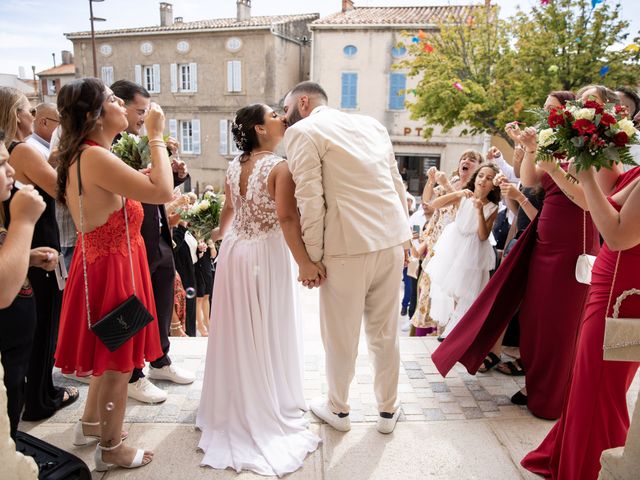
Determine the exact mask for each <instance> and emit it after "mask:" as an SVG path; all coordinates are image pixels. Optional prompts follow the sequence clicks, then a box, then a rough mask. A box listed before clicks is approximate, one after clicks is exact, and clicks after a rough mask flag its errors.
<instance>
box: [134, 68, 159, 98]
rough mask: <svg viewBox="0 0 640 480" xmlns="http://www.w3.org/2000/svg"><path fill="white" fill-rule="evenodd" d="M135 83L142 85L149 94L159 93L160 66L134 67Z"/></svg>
mask: <svg viewBox="0 0 640 480" xmlns="http://www.w3.org/2000/svg"><path fill="white" fill-rule="evenodd" d="M138 68H140V70H139V73H138ZM136 83H139V84H140V85H142V86H143V87H144V88H145V89H147V91H148V92H149V93H160V64H158V63H155V64H153V65H136Z"/></svg>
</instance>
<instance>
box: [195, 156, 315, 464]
mask: <svg viewBox="0 0 640 480" xmlns="http://www.w3.org/2000/svg"><path fill="white" fill-rule="evenodd" d="M281 161H283V160H282V159H281V158H280V157H277V156H275V155H268V156H266V157H263V158H261V159H259V160H258V161H257V162H256V164H255V166H254V169H253V171H252V172H251V174H250V177H249V180H248V184H247V190H246V194H245V196H244V197H242V196H241V195H240V183H239V182H240V162H239V158H236V159H234V160H233V162H232V163H231V164H230V165H229V169H228V171H227V182H228V183H229V186H230V188H231V198H227V199H226V201H227V202H233V208H234V211H235V214H234V219H233V222H232V225H231V228H230V229H229V231H228V233H227V234H226V235H225V237H224V239H223V241H222V245H221V247H220V254H219V257H218V265H217V270H216V280H215V284H214V289H213V296H212V311H211V329H210V332H209V340H208V347H207V359H206V365H205V372H204V383H203V387H202V397H201V399H200V406H199V408H198V415H197V418H196V426H197V427H198V428H199V429H200V430H201V431H202V436H201V438H200V443H199V444H198V447H199V448H200V449H202V450H203V451H204V457H203V459H202V462H201V465H208V466H211V467H214V468H219V469H225V468H228V467H230V468H233V469H234V470H236V471H237V472H240V471H241V470H252V471H254V472H256V473H259V474H262V475H278V476H282V475H285V474H287V473H290V472H293V471H295V470H297V469H298V468H300V467H301V466H302V463H303V461H304V459H305V457H306V456H307V454H308V453H310V452H313V451H314V450H316V448H317V447H318V444H319V442H320V439H319V438H318V437H317V436H316V435H315V434H313V433H312V432H310V431H309V430H308V428H307V421H306V420H305V419H304V418H303V415H304V411H305V410H306V409H307V407H306V404H305V401H304V396H303V390H302V365H303V359H302V335H301V324H300V323H301V321H300V312H299V306H298V299H297V284H296V282H295V279H296V277H295V272H294V266H293V261H292V257H291V254H290V253H289V250H288V248H287V245H286V243H285V240H284V236H283V234H282V230H281V228H280V224H279V223H278V219H277V215H276V208H275V201H274V200H273V199H272V198H271V197H270V196H269V193H268V189H267V180H268V177H269V173H270V172H271V169H272V168H273V167H274V166H275V165H276V164H278V163H279V162H281Z"/></svg>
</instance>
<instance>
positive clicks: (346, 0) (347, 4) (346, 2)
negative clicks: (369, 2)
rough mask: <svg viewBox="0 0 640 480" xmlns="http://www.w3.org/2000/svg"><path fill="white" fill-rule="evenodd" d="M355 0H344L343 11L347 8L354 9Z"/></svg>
mask: <svg viewBox="0 0 640 480" xmlns="http://www.w3.org/2000/svg"><path fill="white" fill-rule="evenodd" d="M353 8H354V6H353V0H342V13H344V12H346V11H347V10H353Z"/></svg>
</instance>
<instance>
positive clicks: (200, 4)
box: [0, 0, 640, 78]
mask: <svg viewBox="0 0 640 480" xmlns="http://www.w3.org/2000/svg"><path fill="white" fill-rule="evenodd" d="M167 1H168V2H169V3H172V4H173V15H174V17H178V16H181V17H183V18H184V21H185V22H189V21H194V20H203V19H207V18H229V17H235V15H236V2H235V0H167ZM605 1H607V2H613V1H615V0H605ZM619 1H620V3H621V5H622V16H623V17H624V18H625V19H627V20H631V21H632V23H631V28H630V30H631V32H632V33H635V32H637V31H638V30H639V29H640V2H639V1H638V0H619ZM539 2H540V0H493V1H492V3H494V4H496V3H497V4H498V5H500V8H501V16H504V17H507V16H510V15H511V14H513V13H515V11H516V8H517V6H518V5H519V6H520V8H522V9H523V10H527V9H528V8H530V6H531V5H533V4H538V3H539ZM159 3H160V2H159V0H105V1H104V2H101V3H94V4H93V6H94V12H93V14H94V16H95V17H102V18H106V20H107V21H106V22H100V23H96V29H97V30H100V29H112V28H126V27H142V26H150V25H158V24H159V23H160V13H159V11H160V7H159ZM251 3H252V8H251V14H252V15H256V16H259V15H285V14H297V13H320V15H321V16H326V15H329V14H331V13H334V12H338V11H340V9H341V7H342V0H315V1H309V0H253V1H252V2H251ZM354 3H355V5H356V7H371V6H426V5H466V4H470V3H479V2H478V0H451V1H447V0H426V1H425V0H354ZM88 19H89V0H55V1H54V0H0V73H11V74H16V75H17V74H18V73H19V67H20V66H23V67H24V69H25V72H26V75H27V76H28V77H29V78H30V77H31V66H32V65H34V66H35V67H36V73H37V72H39V71H41V70H46V69H47V68H50V67H53V57H52V55H51V54H52V53H55V57H56V64H60V60H61V58H60V52H61V51H62V50H70V51H73V46H72V44H71V42H70V41H68V40H67V39H66V38H65V36H64V35H63V34H64V33H66V32H77V31H88V30H89V29H90V25H89V20H88Z"/></svg>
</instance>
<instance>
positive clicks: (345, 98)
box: [340, 73, 358, 108]
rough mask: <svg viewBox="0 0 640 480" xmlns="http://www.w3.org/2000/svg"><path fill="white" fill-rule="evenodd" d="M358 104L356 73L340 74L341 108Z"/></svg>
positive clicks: (353, 106)
mask: <svg viewBox="0 0 640 480" xmlns="http://www.w3.org/2000/svg"><path fill="white" fill-rule="evenodd" d="M357 106H358V74H357V73H343V74H342V96H341V101H340V107H341V108H356V107H357Z"/></svg>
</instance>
